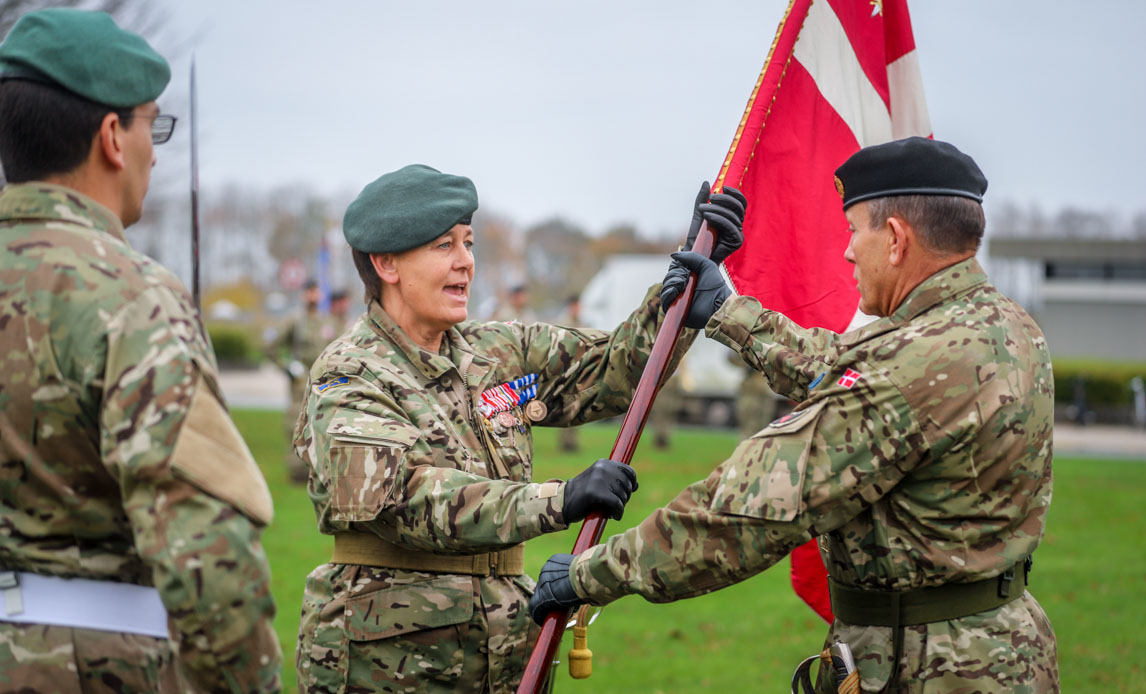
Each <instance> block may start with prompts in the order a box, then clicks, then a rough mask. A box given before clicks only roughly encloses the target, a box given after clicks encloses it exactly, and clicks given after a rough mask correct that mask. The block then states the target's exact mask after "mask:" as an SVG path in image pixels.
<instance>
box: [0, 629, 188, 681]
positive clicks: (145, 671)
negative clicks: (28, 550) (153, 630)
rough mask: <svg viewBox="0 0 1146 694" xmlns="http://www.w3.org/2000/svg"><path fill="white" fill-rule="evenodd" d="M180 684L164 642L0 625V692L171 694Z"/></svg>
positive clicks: (106, 633) (94, 632)
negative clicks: (151, 693)
mask: <svg viewBox="0 0 1146 694" xmlns="http://www.w3.org/2000/svg"><path fill="white" fill-rule="evenodd" d="M180 682H181V679H180V676H179V670H178V665H177V663H176V660H175V655H174V653H173V652H172V649H171V643H170V642H169V641H168V640H167V639H161V638H154V637H151V636H140V635H137V634H121V633H117V632H112V631H97V630H94V629H75V628H72V627H63V626H48V625H41V624H16V623H12V622H0V691H19V692H25V693H27V694H33V693H34V694H49V693H52V694H57V693H58V694H81V693H82V694H103V693H105V692H106V693H107V694H112V693H113V692H114V693H115V694H121V693H122V692H159V693H160V694H168V692H170V693H171V694H176V693H177V692H182V691H184V688H183V687H181V686H180Z"/></svg>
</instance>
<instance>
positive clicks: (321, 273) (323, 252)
mask: <svg viewBox="0 0 1146 694" xmlns="http://www.w3.org/2000/svg"><path fill="white" fill-rule="evenodd" d="M317 266H318V267H317V268H316V269H317V272H316V273H315V274H317V275H318V279H317V282H318V310H319V312H320V313H323V314H326V313H330V244H328V243H327V242H326V235H325V234H324V235H323V237H322V240H321V241H319V244H318V262H317Z"/></svg>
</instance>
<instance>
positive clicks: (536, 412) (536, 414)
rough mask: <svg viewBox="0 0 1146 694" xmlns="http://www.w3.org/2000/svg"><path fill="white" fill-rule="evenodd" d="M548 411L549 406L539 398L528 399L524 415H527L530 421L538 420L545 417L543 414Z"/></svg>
mask: <svg viewBox="0 0 1146 694" xmlns="http://www.w3.org/2000/svg"><path fill="white" fill-rule="evenodd" d="M548 412H549V408H548V407H546V406H545V403H543V402H541V401H540V400H530V401H529V402H528V403H527V404H526V405H525V416H526V417H529V421H531V422H540V421H541V420H543V419H545V415H546V414H547V413H548Z"/></svg>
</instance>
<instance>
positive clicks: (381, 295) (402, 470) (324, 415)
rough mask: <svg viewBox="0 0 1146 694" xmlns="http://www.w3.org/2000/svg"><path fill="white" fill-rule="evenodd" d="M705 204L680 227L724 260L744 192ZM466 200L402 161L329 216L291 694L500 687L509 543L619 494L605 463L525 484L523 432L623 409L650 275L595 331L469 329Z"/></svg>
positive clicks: (306, 443) (528, 459) (519, 645)
mask: <svg viewBox="0 0 1146 694" xmlns="http://www.w3.org/2000/svg"><path fill="white" fill-rule="evenodd" d="M711 197H712V201H711V202H709V192H708V187H707V185H705V186H704V188H703V189H702V194H701V196H699V197H698V199H697V203H696V205H695V213H694V227H695V228H699V226H700V221H701V220H702V219H707V220H708V222H709V224H710V226H712V227H713V228H716V229H719V230H720V231H719V238H720V239H721V241H722V243H718V253H723V255H727V253H729V252H731V251H732V250H734V249H735V248H736V247H737V246H738V245H739V239H740V238H741V235H740V226H741V221H742V218H743V209H744V206H743V198H742V197H738V194H737V195H736V196H734V195H730V194H718V195H714V196H711ZM477 206H478V205H477V192H476V190H475V189H474V185H473V183H472V182H471V181H470V180H469V179H468V178H465V177H462V176H453V175H449V174H444V173H441V172H439V171H436V170H434V169H432V168H430V167H427V166H417V165H416V166H408V167H406V168H403V169H400V170H398V171H395V172H392V173H389V174H386V175H384V176H382V177H381V178H379V179H378V180H377V181H374V182H373V183H371V184H370V185H368V186H366V188H365V189H364V190H363V191H362V193H361V194H360V195H359V196H358V198H357V199H356V200H355V201H354V202H353V203H352V204H351V205H350V207H349V208H348V209H347V212H346V216H345V219H344V221H343V231H344V233H345V235H346V239H347V242H348V243H349V244H350V246H351V249H352V252H353V256H354V260H355V264H356V266H357V268H358V271H359V275H360V276H361V278H362V281H363V284H364V286H365V291H366V303H367V311H366V314H365V315H363V316H362V318H361V319H359V321H358V322H357V323H356V324H355V325H353V326H352V327H351V328H350V329H348V330H347V331H346V333H344V334H343V335H342V336H341V337H340V338H339V339H337V340H335V341H334V342H333V343H331V345H330V346H329V347H327V349H326V351H325V352H324V353H323V354H322V356H320V357H319V359H318V361H317V362H316V363H315V365H314V367H313V368H312V370H311V387H310V389H309V393H308V396H307V402H306V405H305V408H304V412H303V415H302V417H301V418H300V419H299V423H298V427H297V429H296V436H295V445H296V447H297V448H298V451H299V454H300V455H301V456H302V457H303V459H304V460H306V461H307V464H308V466H309V468H310V480H309V492H310V497H311V500H312V501H313V502H314V505H315V510H316V515H317V518H318V525H319V530H320V531H322V532H323V533H326V534H330V535H333V536H334V556H333V557H332V561H331V563H329V564H324V565H322V566H320V567H318V568H317V569H315V571H314V572H312V573H311V575H310V576H309V577H308V579H307V585H306V594H305V597H304V599H303V608H302V624H301V626H300V634H299V648H298V651H297V661H296V664H297V667H298V676H299V682H300V685H301V687H302V689H304V690H306V691H313V692H342V691H399V690H401V691H420V692H424V691H443V692H445V691H450V692H482V691H510V690H512V689H514V688H515V687H516V686H517V683H518V681H519V680H520V678H521V674H522V671H523V669H524V666H525V662H526V660H527V658H528V655H529V651H530V648H531V646H532V643H533V640H534V637H535V635H536V627H534V626H533V624H532V621H531V620H530V618H529V614H528V610H527V609H526V605H527V603H528V600H529V596H530V594H531V593H532V591H533V587H534V583H533V580H532V579H530V578H529V577H528V576H526V575H524V573H523V569H522V564H523V559H522V558H523V551H522V550H523V545H522V543H523V542H525V541H526V540H528V539H530V538H532V537H536V536H538V535H540V534H542V533H546V532H552V531H556V530H563V529H565V528H567V527H568V526H569V525H570V524H572V523H576V522H577V521H580V520H581V519H583V518H584V517H585V516H586V515H587V514H588V513H590V512H593V511H600V512H602V513H605V514H606V515H609V516H612V517H614V518H619V517H620V516H621V512H622V510H623V508H624V504H625V502H626V501H627V500H628V498H629V495H630V493H631V492H632V491H634V490H635V489H636V487H637V484H636V476H635V473H634V472H633V471H632V469H631V468H629V467H628V466H625V465H622V464H620V463H617V462H614V461H611V460H598V461H597V462H595V463H593V464H592V465H590V466H589V467H588V468H586V470H585V471H584V472H582V473H581V474H579V475H577V476H576V477H574V478H572V479H570V480H569V481H567V482H566V481H562V480H548V481H546V482H542V483H535V482H532V476H533V475H532V473H533V436H532V428H533V427H534V426H538V425H540V426H562V427H564V426H575V425H579V424H583V423H585V422H590V421H594V420H598V419H603V418H606V417H611V416H614V415H617V414H620V413H622V412H624V411H625V410H626V409H627V407H628V404H629V401H630V399H631V396H632V393H633V391H634V390H635V388H636V385H637V382H638V381H639V379H640V375H641V371H642V369H643V368H644V365H645V362H646V360H647V358H648V355H649V351H650V350H651V347H652V344H653V341H654V338H655V335H656V332H657V329H658V327H659V324H660V315H661V311H660V299H659V298H658V296H657V291H656V289H657V287H654V288H652V289H651V290H650V291H649V293H648V294H647V295H646V297H645V298H644V300H643V301H642V302H641V304H640V306H639V307H638V308H637V309H636V311H634V312H633V314H632V315H631V316H630V317H629V319H628V320H626V321H625V322H624V323H622V324H621V325H620V326H619V327H618V328H617V329H616V330H614V331H612V332H611V333H610V332H605V331H599V330H587V329H573V328H568V327H561V326H557V325H549V324H545V323H533V324H529V325H524V324H521V323H516V322H514V323H499V322H480V321H469V320H467V319H468V309H467V302H468V299H469V292H470V287H471V284H472V281H473V276H474V271H475V267H474V256H473V253H472V246H473V244H474V241H475V239H474V232H473V229H472V227H471V226H470V220H471V217H472V215H473V213H474V212H475V211H476V210H477ZM723 255H721V256H720V257H719V258H718V260H719V259H723ZM693 337H695V333H693V334H692V335H687V336H685V337H684V338H682V340H681V344H680V346H679V347H678V354H679V353H683V351H684V350H685V349H687V347H688V345H689V344H691V342H692V339H693Z"/></svg>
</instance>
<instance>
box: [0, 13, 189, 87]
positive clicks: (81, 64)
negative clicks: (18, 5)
mask: <svg viewBox="0 0 1146 694" xmlns="http://www.w3.org/2000/svg"><path fill="white" fill-rule="evenodd" d="M0 79H28V80H33V81H36V82H43V83H47V84H52V85H56V86H59V87H62V88H64V89H66V90H67V91H69V92H72V93H73V94H77V95H79V96H82V97H84V98H85V99H88V100H90V101H94V102H96V103H98V104H103V105H105V106H110V107H112V108H132V107H134V106H138V105H140V104H146V103H147V102H149V101H155V100H156V99H157V98H158V97H159V95H160V94H161V93H163V90H164V88H166V87H167V83H168V82H169V81H170V80H171V68H170V67H169V66H168V65H167V61H166V60H164V59H163V56H161V55H159V54H158V53H156V52H155V50H154V49H153V48H152V47H151V46H150V45H148V43H147V41H144V40H143V38H142V37H140V36H138V35H136V34H133V33H131V32H130V31H124V30H123V29H120V28H119V27H118V26H116V24H115V21H113V20H112V18H111V16H110V15H108V14H106V13H104V12H90V11H87V10H72V9H61V8H56V9H48V10H37V11H35V12H29V13H28V14H26V15H24V16H23V17H21V18H20V20H19V21H17V22H16V24H15V26H13V27H12V30H11V31H9V32H8V36H7V37H6V38H5V39H4V43H3V44H0Z"/></svg>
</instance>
